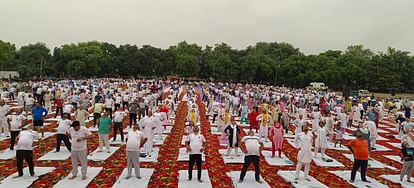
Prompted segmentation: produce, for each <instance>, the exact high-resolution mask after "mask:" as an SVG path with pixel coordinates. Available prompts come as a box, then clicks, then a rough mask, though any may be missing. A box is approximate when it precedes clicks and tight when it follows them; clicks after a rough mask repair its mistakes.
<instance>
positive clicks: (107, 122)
mask: <svg viewBox="0 0 414 188" xmlns="http://www.w3.org/2000/svg"><path fill="white" fill-rule="evenodd" d="M111 124H112V120H111V118H109V117H108V112H104V113H103V116H102V117H100V118H99V124H98V135H99V150H98V152H102V151H103V150H102V147H103V146H105V148H106V152H107V153H110V152H111V151H110V147H109V138H108V136H109V127H110V126H111ZM122 134H123V133H122Z"/></svg>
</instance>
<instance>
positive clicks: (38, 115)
mask: <svg viewBox="0 0 414 188" xmlns="http://www.w3.org/2000/svg"><path fill="white" fill-rule="evenodd" d="M47 113H48V111H47V110H46V108H44V107H43V106H42V105H40V103H39V102H36V105H35V106H34V107H33V108H32V117H33V127H34V129H35V130H36V131H40V132H41V133H42V138H44V132H43V121H44V118H45V117H46V116H47ZM39 129H40V130H39Z"/></svg>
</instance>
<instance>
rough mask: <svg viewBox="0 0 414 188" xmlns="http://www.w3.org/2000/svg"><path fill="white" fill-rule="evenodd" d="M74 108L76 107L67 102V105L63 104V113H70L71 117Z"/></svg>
mask: <svg viewBox="0 0 414 188" xmlns="http://www.w3.org/2000/svg"><path fill="white" fill-rule="evenodd" d="M74 109H75V107H74V106H73V105H72V104H71V103H68V104H65V106H63V114H68V115H69V117H70V115H71V114H72V112H73V110H74Z"/></svg>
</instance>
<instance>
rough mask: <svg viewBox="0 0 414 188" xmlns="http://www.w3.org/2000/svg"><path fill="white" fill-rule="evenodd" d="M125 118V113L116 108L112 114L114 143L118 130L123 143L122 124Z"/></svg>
mask: <svg viewBox="0 0 414 188" xmlns="http://www.w3.org/2000/svg"><path fill="white" fill-rule="evenodd" d="M124 117H125V112H124V111H122V109H121V108H118V109H117V110H116V111H115V113H114V139H113V141H114V142H115V140H116V136H117V133H118V130H119V134H120V135H121V141H122V142H124V132H123V125H122V122H123V120H124Z"/></svg>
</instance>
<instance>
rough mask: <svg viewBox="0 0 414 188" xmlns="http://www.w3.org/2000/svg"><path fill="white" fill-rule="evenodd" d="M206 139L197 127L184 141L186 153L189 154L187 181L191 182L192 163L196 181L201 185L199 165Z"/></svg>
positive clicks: (200, 168)
mask: <svg viewBox="0 0 414 188" xmlns="http://www.w3.org/2000/svg"><path fill="white" fill-rule="evenodd" d="M205 142H206V139H205V138H204V136H203V135H202V134H200V128H199V127H198V126H195V127H193V133H192V134H190V135H188V137H187V140H186V145H187V152H188V153H189V154H190V161H189V165H188V179H189V180H190V181H191V179H192V176H193V166H194V163H196V165H197V179H198V181H199V182H200V183H201V182H203V180H201V171H202V167H201V163H202V153H203V150H204V143H205Z"/></svg>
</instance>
